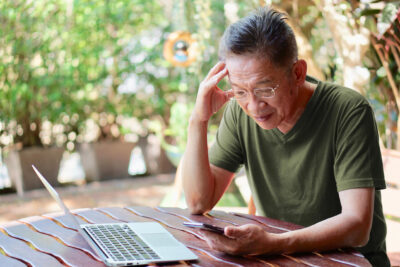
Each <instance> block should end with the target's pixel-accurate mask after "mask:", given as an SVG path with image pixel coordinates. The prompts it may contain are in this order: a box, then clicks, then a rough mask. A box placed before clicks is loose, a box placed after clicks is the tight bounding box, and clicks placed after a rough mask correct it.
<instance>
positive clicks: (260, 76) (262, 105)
mask: <svg viewBox="0 0 400 267" xmlns="http://www.w3.org/2000/svg"><path fill="white" fill-rule="evenodd" d="M225 63H226V68H227V69H228V75H229V81H230V83H231V86H232V89H233V90H245V91H246V92H247V98H245V99H243V100H237V102H238V104H239V105H240V106H241V107H242V109H243V110H244V111H245V112H246V114H247V115H248V116H250V117H251V118H253V119H254V120H255V121H256V123H257V124H258V125H259V126H260V127H261V128H263V129H265V130H270V129H273V128H281V127H283V126H284V125H286V124H288V123H290V119H291V116H292V115H293V114H292V113H293V112H294V110H295V108H296V107H295V104H296V102H295V100H296V97H297V90H296V89H297V87H296V86H294V81H292V78H291V77H292V75H290V72H288V69H283V68H277V67H275V66H273V65H272V64H271V63H270V62H269V61H268V60H266V59H261V58H257V57H255V56H251V55H248V56H247V55H246V56H244V55H240V56H238V55H231V56H229V57H227V58H226V60H225ZM289 71H290V70H289ZM268 87H270V88H271V87H272V88H275V87H276V88H277V89H276V91H275V95H274V96H273V97H270V98H260V97H257V96H255V94H254V90H255V89H262V88H268Z"/></svg>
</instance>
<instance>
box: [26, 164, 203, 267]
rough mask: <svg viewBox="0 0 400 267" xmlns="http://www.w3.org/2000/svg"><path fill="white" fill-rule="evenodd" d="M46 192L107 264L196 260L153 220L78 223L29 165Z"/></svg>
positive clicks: (193, 255)
mask: <svg viewBox="0 0 400 267" xmlns="http://www.w3.org/2000/svg"><path fill="white" fill-rule="evenodd" d="M32 168H33V170H34V171H35V172H36V174H37V175H38V177H39V179H40V180H41V181H42V183H43V184H44V186H45V187H46V189H47V190H48V191H49V193H50V195H51V196H52V197H53V198H54V199H55V201H56V202H57V203H58V205H59V206H60V208H61V209H62V210H63V211H64V212H65V214H66V215H67V216H69V217H70V218H71V221H72V222H73V223H74V227H76V229H78V231H79V233H80V234H81V235H82V236H83V238H84V239H85V240H86V241H87V242H88V243H89V245H90V246H91V247H92V248H93V249H94V251H95V252H96V253H97V255H98V256H99V257H100V258H101V259H102V260H103V262H104V263H105V264H106V265H107V266H133V265H144V264H149V263H157V262H173V261H181V260H196V259H198V257H197V256H196V255H195V254H194V253H193V252H192V251H190V250H189V249H188V248H187V247H186V246H185V245H183V244H182V243H181V242H179V241H178V240H176V239H175V238H174V237H173V236H172V235H171V234H170V233H169V232H168V231H167V230H165V229H164V227H162V226H161V225H160V224H159V223H156V222H132V223H105V224H80V223H79V221H78V219H77V218H76V217H75V216H74V215H73V214H72V213H71V211H70V210H69V209H68V208H67V206H66V205H65V204H64V202H63V201H62V200H61V198H60V197H59V195H58V193H57V191H56V190H55V189H54V188H53V187H52V186H51V185H50V184H49V183H48V182H47V180H46V179H45V178H44V177H43V175H42V174H41V173H40V172H39V171H38V170H37V169H36V168H35V166H33V165H32Z"/></svg>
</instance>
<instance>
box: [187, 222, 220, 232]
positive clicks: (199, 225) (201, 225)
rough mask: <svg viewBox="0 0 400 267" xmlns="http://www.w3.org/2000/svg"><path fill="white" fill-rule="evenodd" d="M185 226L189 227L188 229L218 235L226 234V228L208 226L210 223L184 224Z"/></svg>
mask: <svg viewBox="0 0 400 267" xmlns="http://www.w3.org/2000/svg"><path fill="white" fill-rule="evenodd" d="M183 225H185V226H188V227H193V228H200V229H204V230H208V231H211V232H215V233H218V234H224V228H222V227H219V226H216V225H212V224H208V223H197V222H183Z"/></svg>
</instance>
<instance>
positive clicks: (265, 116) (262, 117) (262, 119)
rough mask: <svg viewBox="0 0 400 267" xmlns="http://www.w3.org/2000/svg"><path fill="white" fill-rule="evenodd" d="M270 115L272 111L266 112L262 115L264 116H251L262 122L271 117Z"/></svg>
mask: <svg viewBox="0 0 400 267" xmlns="http://www.w3.org/2000/svg"><path fill="white" fill-rule="evenodd" d="M271 116H272V113H271V114H268V115H264V116H253V118H254V120H256V121H257V122H264V121H267V120H268V119H269V118H271Z"/></svg>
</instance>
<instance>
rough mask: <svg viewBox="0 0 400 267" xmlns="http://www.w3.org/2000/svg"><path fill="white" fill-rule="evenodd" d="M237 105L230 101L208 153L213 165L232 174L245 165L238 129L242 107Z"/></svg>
mask: <svg viewBox="0 0 400 267" xmlns="http://www.w3.org/2000/svg"><path fill="white" fill-rule="evenodd" d="M235 104H236V103H234V102H233V101H230V102H229V103H228V105H227V106H226V108H225V111H224V115H223V117H222V120H221V123H220V125H219V128H218V131H217V134H216V138H215V142H214V144H213V145H212V146H211V148H210V149H209V152H208V154H209V161H210V163H211V164H213V165H215V166H218V167H220V168H223V169H225V170H228V171H231V172H236V171H237V170H238V169H239V167H240V166H241V164H243V153H242V149H241V145H240V140H239V131H238V128H237V125H238V112H239V110H238V109H240V107H237V106H236V105H235Z"/></svg>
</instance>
